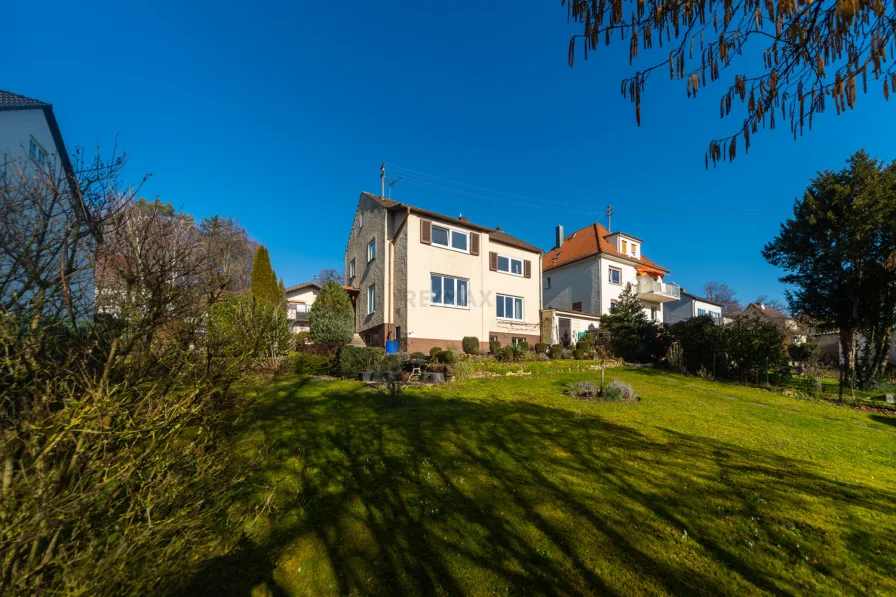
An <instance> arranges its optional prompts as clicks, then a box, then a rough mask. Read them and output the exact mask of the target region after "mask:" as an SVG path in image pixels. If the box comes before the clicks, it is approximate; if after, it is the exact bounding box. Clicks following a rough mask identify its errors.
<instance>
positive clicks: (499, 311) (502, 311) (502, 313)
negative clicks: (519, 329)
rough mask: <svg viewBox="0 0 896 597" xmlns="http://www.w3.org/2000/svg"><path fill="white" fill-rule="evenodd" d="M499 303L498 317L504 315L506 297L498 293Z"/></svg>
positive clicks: (497, 302)
mask: <svg viewBox="0 0 896 597" xmlns="http://www.w3.org/2000/svg"><path fill="white" fill-rule="evenodd" d="M496 304H497V305H498V317H504V297H503V296H501V295H498V300H497V301H496Z"/></svg>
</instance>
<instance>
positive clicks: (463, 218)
mask: <svg viewBox="0 0 896 597" xmlns="http://www.w3.org/2000/svg"><path fill="white" fill-rule="evenodd" d="M457 219H458V220H460V221H461V222H466V221H467V218H465V217H464V214H460V217H459V218H457Z"/></svg>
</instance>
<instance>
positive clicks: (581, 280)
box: [541, 223, 680, 322]
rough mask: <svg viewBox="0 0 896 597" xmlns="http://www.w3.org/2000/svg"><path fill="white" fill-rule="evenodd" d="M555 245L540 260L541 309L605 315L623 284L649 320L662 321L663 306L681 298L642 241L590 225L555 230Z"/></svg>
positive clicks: (620, 291)
mask: <svg viewBox="0 0 896 597" xmlns="http://www.w3.org/2000/svg"><path fill="white" fill-rule="evenodd" d="M556 237H557V242H556V246H555V247H554V248H553V249H551V250H550V251H548V252H547V253H545V254H544V256H543V257H542V258H541V269H542V277H543V279H544V289H543V294H544V301H543V304H544V307H545V308H546V309H549V308H554V309H571V310H573V311H583V312H586V313H594V314H597V315H604V314H607V313H609V312H610V310H611V309H612V308H613V306H614V304H615V303H616V301H617V300H618V299H619V295H620V294H622V291H623V289H624V288H625V285H626V284H629V283H631V284H632V286H634V287H635V290H636V292H637V294H638V297H639V298H640V299H641V303H642V304H643V305H644V312H645V313H646V315H647V317H648V319H651V320H653V321H657V322H662V321H663V303H667V302H670V301H675V300H678V299H679V298H680V289H679V287H678V285H676V284H671V283H668V282H665V281H664V278H665V276H666V274H668V273H669V270H667V269H666V268H664V267H662V266H661V265H658V264H657V263H655V262H654V261H651V260H650V259H648V258H647V256H646V255H644V252H643V250H642V249H643V245H644V241H642V240H641V239H640V238H637V237H635V236H632V235H630V234H627V233H624V232H610V231H609V230H607V229H606V228H604V227H603V226H601V225H600V224H597V223H594V224H591V225H589V226H586V227H585V228H582V229H581V230H576V231H575V232H573V233H571V234H567V235H565V234H564V233H563V226H557V229H556Z"/></svg>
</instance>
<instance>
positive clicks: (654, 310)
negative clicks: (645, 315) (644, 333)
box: [650, 307, 657, 321]
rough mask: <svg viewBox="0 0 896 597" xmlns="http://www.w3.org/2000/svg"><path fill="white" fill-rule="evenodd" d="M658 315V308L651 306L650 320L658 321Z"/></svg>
mask: <svg viewBox="0 0 896 597" xmlns="http://www.w3.org/2000/svg"><path fill="white" fill-rule="evenodd" d="M656 316H657V310H656V307H651V308H650V320H651V321H656Z"/></svg>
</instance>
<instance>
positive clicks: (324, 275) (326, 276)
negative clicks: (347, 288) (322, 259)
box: [317, 267, 345, 284]
mask: <svg viewBox="0 0 896 597" xmlns="http://www.w3.org/2000/svg"><path fill="white" fill-rule="evenodd" d="M327 280H336V281H337V282H339V283H340V284H345V281H344V279H343V277H342V274H341V273H339V270H337V269H334V268H332V267H327V268H324V269H322V270H320V271H319V272H317V281H318V282H320V283H321V284H326V283H327Z"/></svg>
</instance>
